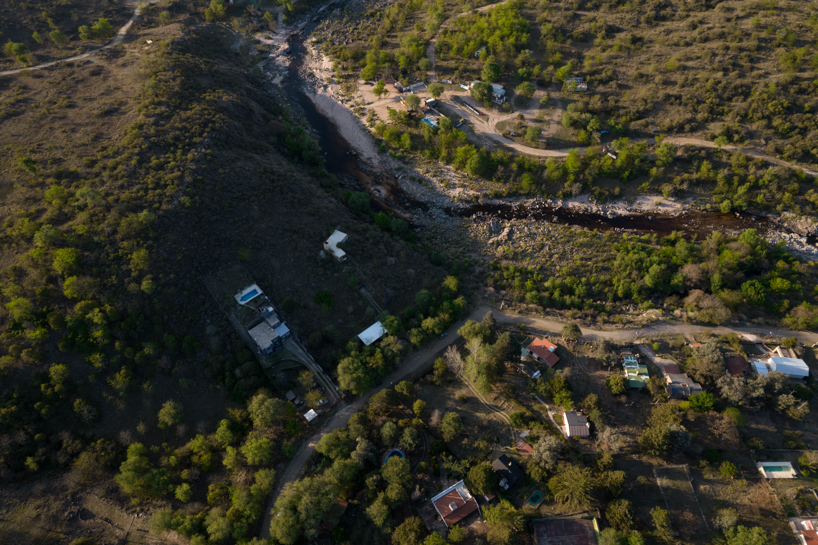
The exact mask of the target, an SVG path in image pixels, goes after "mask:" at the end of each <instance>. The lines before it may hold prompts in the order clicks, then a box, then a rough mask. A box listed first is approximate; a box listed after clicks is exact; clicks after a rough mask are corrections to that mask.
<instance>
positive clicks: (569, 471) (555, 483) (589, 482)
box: [548, 464, 594, 509]
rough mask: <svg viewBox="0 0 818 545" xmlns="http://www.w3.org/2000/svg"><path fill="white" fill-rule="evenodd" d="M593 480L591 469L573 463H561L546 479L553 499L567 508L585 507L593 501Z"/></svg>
mask: <svg viewBox="0 0 818 545" xmlns="http://www.w3.org/2000/svg"><path fill="white" fill-rule="evenodd" d="M593 487H594V481H593V478H592V477H591V470H590V469H588V468H587V467H583V468H580V467H578V466H575V465H573V464H561V465H560V466H559V468H558V469H557V473H556V475H554V476H553V477H552V478H551V479H549V480H548V489H549V490H550V491H551V494H553V495H554V499H555V500H556V501H557V502H559V503H561V504H563V505H564V506H566V507H568V508H569V509H579V508H582V507H587V506H589V505H590V504H591V502H592V501H593V498H592V497H591V489H592V488H593Z"/></svg>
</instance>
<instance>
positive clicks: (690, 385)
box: [665, 373, 702, 399]
mask: <svg viewBox="0 0 818 545" xmlns="http://www.w3.org/2000/svg"><path fill="white" fill-rule="evenodd" d="M665 380H666V381H667V385H666V386H665V392H667V395H668V397H669V398H670V399H682V398H685V397H690V396H692V395H694V394H698V393H701V391H702V387H701V385H699V384H698V383H697V382H694V381H693V379H692V378H690V377H689V376H687V374H686V373H667V374H665Z"/></svg>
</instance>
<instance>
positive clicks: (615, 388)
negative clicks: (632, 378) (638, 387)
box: [605, 375, 629, 396]
mask: <svg viewBox="0 0 818 545" xmlns="http://www.w3.org/2000/svg"><path fill="white" fill-rule="evenodd" d="M605 386H607V387H608V390H610V392H611V394H612V395H615V396H619V395H624V394H626V393H628V389H629V384H628V379H627V378H626V377H625V376H623V375H612V376H610V377H608V378H606V379H605Z"/></svg>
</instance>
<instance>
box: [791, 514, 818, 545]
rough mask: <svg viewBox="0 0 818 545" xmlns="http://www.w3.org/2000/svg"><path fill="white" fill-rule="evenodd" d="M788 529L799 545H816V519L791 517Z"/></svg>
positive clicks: (817, 535)
mask: <svg viewBox="0 0 818 545" xmlns="http://www.w3.org/2000/svg"><path fill="white" fill-rule="evenodd" d="M790 528H791V529H792V531H793V533H794V534H795V535H796V537H797V538H798V543H800V544H801V545H818V532H816V531H815V528H818V519H816V518H802V517H797V518H796V517H791V518H790Z"/></svg>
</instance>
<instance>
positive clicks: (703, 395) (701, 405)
mask: <svg viewBox="0 0 818 545" xmlns="http://www.w3.org/2000/svg"><path fill="white" fill-rule="evenodd" d="M688 399H689V400H690V408H691V409H693V410H694V411H696V412H697V413H706V412H708V411H712V410H713V401H714V399H713V394H710V393H707V392H699V393H698V394H693V395H692V396H690V397H689V398H688Z"/></svg>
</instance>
